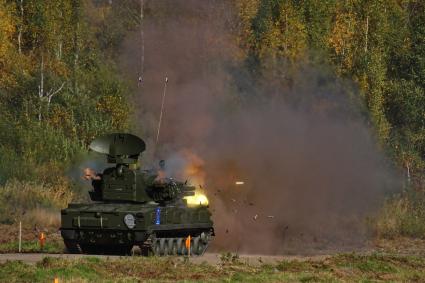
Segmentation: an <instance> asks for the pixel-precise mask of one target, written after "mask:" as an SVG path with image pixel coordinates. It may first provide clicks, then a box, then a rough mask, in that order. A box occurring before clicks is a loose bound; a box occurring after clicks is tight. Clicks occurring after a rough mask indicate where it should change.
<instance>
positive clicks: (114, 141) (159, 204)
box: [60, 134, 214, 255]
mask: <svg viewBox="0 0 425 283" xmlns="http://www.w3.org/2000/svg"><path fill="white" fill-rule="evenodd" d="M90 148H91V149H92V150H93V151H96V152H99V153H103V154H106V155H107V158H108V162H109V163H114V164H115V166H114V167H110V168H107V169H106V170H104V172H103V173H102V174H97V173H95V172H94V171H90V169H86V170H87V171H86V172H85V174H86V176H85V177H86V179H88V180H91V181H92V186H93V190H92V191H90V192H89V193H90V198H91V200H92V202H91V203H86V204H75V203H71V204H69V206H68V208H66V209H63V210H62V211H61V228H60V230H61V234H62V237H63V239H64V243H65V246H66V248H67V250H68V252H70V253H88V254H130V253H131V250H132V248H133V246H135V245H136V246H139V247H140V249H141V251H142V253H143V254H145V255H148V254H154V255H185V254H188V253H189V251H188V249H187V247H186V245H185V240H186V239H187V238H188V236H189V235H190V236H191V245H190V254H191V255H202V254H203V253H204V252H205V250H206V249H207V246H208V243H209V242H210V241H211V239H212V237H213V236H214V229H213V222H212V220H211V213H210V212H209V210H208V207H207V206H202V205H199V206H196V207H189V206H188V205H187V201H186V199H184V197H185V196H191V195H194V190H195V188H194V187H191V186H187V185H186V184H185V183H182V182H177V181H175V180H173V179H171V178H163V179H158V175H157V174H156V173H154V172H152V171H142V170H139V169H137V168H136V164H137V161H138V158H139V155H140V154H141V153H142V152H143V151H144V150H145V143H144V141H143V140H141V139H140V138H138V137H137V136H134V135H131V134H110V135H106V136H102V137H100V138H97V139H95V140H94V141H93V142H92V143H91V144H90Z"/></svg>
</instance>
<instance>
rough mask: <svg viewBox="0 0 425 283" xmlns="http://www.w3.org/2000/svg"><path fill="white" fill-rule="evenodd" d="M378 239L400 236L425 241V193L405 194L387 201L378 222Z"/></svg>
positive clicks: (412, 192)
mask: <svg viewBox="0 0 425 283" xmlns="http://www.w3.org/2000/svg"><path fill="white" fill-rule="evenodd" d="M376 232H377V236H378V238H388V239H392V238H396V237H399V236H405V237H413V238H424V239H425V192H424V191H423V190H413V189H410V190H409V191H406V192H404V193H403V194H401V195H398V196H395V197H393V198H391V199H389V200H387V201H386V203H385V204H384V206H383V208H382V210H381V212H380V214H379V215H378V217H377V221H376Z"/></svg>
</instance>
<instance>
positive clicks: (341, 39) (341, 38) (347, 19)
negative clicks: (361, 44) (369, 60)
mask: <svg viewBox="0 0 425 283" xmlns="http://www.w3.org/2000/svg"><path fill="white" fill-rule="evenodd" d="M355 23H356V19H355V17H354V15H353V14H352V13H338V14H337V15H336V20H335V24H334V27H333V29H332V32H331V36H330V37H329V40H328V42H329V46H330V47H331V49H332V50H333V51H334V52H335V54H336V55H337V56H338V57H339V58H341V63H342V65H343V67H344V68H346V69H351V67H352V66H353V52H352V49H353V43H354V42H355V41H354V36H355Z"/></svg>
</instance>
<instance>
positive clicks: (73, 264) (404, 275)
mask: <svg viewBox="0 0 425 283" xmlns="http://www.w3.org/2000/svg"><path fill="white" fill-rule="evenodd" d="M55 277H57V278H59V282H141V281H143V282H146V281H147V282H199V281H202V282H205V281H207V282H403V281H404V282H411V281H420V280H422V279H423V278H425V258H423V257H411V256H397V255H384V254H372V255H358V254H343V255H336V256H332V257H329V258H326V259H323V260H309V261H298V260H291V261H286V260H285V261H281V262H277V263H276V264H263V265H249V264H246V263H243V262H241V261H240V260H239V259H235V260H231V261H229V260H227V259H226V258H224V260H222V261H221V263H220V264H217V265H210V264H207V263H202V264H194V263H191V262H190V261H182V260H181V259H176V258H156V257H151V258H143V257H128V258H120V259H114V260H112V259H109V258H102V259H100V258H95V257H88V258H80V259H75V260H69V259H59V258H50V257H46V258H44V259H43V260H42V261H40V262H38V263H37V264H35V265H34V264H32V265H31V264H25V263H22V262H20V261H9V262H6V263H2V264H0V282H4V281H8V282H53V279H54V278H55Z"/></svg>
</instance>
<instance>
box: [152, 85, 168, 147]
mask: <svg viewBox="0 0 425 283" xmlns="http://www.w3.org/2000/svg"><path fill="white" fill-rule="evenodd" d="M167 84H168V77H165V82H164V91H163V93H162V102H161V112H160V114H159V121H158V131H157V132H156V143H155V148H156V147H157V146H158V141H159V132H160V130H161V122H162V115H163V113H164V103H165V96H166V94H167Z"/></svg>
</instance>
